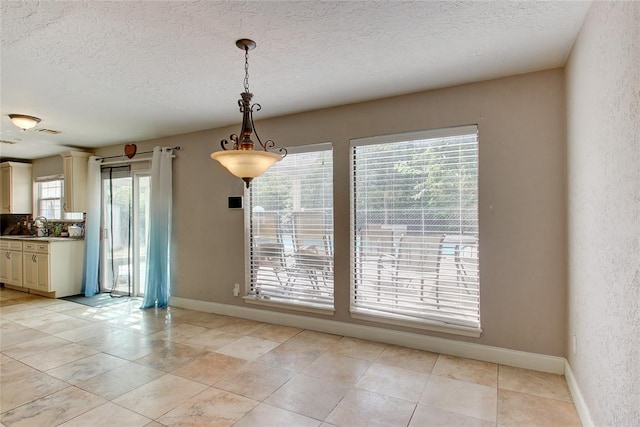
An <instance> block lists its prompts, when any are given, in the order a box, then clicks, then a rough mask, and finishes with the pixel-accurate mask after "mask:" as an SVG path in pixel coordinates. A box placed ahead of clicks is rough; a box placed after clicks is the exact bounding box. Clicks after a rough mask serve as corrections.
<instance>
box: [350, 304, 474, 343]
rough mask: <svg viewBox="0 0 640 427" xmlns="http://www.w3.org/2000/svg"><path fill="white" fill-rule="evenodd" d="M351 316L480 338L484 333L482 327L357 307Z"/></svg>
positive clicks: (352, 310)
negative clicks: (418, 318)
mask: <svg viewBox="0 0 640 427" xmlns="http://www.w3.org/2000/svg"><path fill="white" fill-rule="evenodd" d="M351 317H352V318H354V319H359V320H367V321H370V322H377V323H383V324H389V325H396V326H404V327H407V328H415V329H423V330H427V331H433V332H443V333H446V334H452V335H462V336H465V337H474V338H479V337H480V335H481V334H482V329H481V328H473V327H468V326H457V325H448V324H445V323H441V322H436V321H428V320H422V321H419V320H410V319H407V318H404V317H402V316H393V315H381V314H373V313H372V312H370V311H368V310H361V309H360V310H359V309H355V308H351Z"/></svg>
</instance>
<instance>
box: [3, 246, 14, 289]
mask: <svg viewBox="0 0 640 427" xmlns="http://www.w3.org/2000/svg"><path fill="white" fill-rule="evenodd" d="M11 267H12V265H11V252H9V251H8V250H6V249H3V250H2V253H0V282H2V283H10V281H11Z"/></svg>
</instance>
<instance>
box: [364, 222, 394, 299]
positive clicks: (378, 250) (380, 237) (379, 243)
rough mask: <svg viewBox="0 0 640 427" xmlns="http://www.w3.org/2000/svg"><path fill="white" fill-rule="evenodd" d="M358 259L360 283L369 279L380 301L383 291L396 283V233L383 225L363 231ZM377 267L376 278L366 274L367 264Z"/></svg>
mask: <svg viewBox="0 0 640 427" xmlns="http://www.w3.org/2000/svg"><path fill="white" fill-rule="evenodd" d="M359 251H360V253H359V258H358V263H359V265H358V270H357V271H358V279H359V281H360V282H362V281H364V280H366V279H369V280H370V281H371V282H373V284H374V286H375V288H376V290H377V297H378V298H377V299H378V301H380V296H381V289H382V288H383V287H384V286H385V285H388V284H389V283H392V282H394V280H395V276H396V273H395V266H396V261H397V251H396V245H395V244H394V231H393V230H391V229H384V228H382V225H381V224H369V225H367V227H366V228H365V229H363V231H362V235H361V240H360V245H359ZM371 263H372V264H373V265H375V278H374V277H373V276H372V275H370V274H371V270H367V271H369V273H365V264H371Z"/></svg>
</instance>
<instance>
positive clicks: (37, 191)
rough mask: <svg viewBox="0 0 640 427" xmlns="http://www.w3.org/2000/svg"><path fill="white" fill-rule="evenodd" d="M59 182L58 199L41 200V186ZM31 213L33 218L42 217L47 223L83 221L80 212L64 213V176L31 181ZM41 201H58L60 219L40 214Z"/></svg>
mask: <svg viewBox="0 0 640 427" xmlns="http://www.w3.org/2000/svg"><path fill="white" fill-rule="evenodd" d="M54 181H60V197H47V198H43V197H41V196H42V192H43V191H42V187H41V186H42V184H44V183H48V182H54ZM33 195H34V198H33V212H34V217H38V216H44V217H45V218H47V220H48V221H61V222H62V221H64V222H74V221H75V222H78V221H82V220H83V213H82V212H65V211H64V175H62V174H57V175H48V176H40V177H37V178H35V179H34V180H33ZM43 200H59V202H60V215H59V216H60V217H58V218H53V217H52V218H50V217H49V216H47V215H44V214H43V212H42V201H43Z"/></svg>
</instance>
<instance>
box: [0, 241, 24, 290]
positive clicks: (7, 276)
mask: <svg viewBox="0 0 640 427" xmlns="http://www.w3.org/2000/svg"><path fill="white" fill-rule="evenodd" d="M0 282H2V283H4V284H5V285H13V286H17V287H22V242H7V241H1V242H0Z"/></svg>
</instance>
